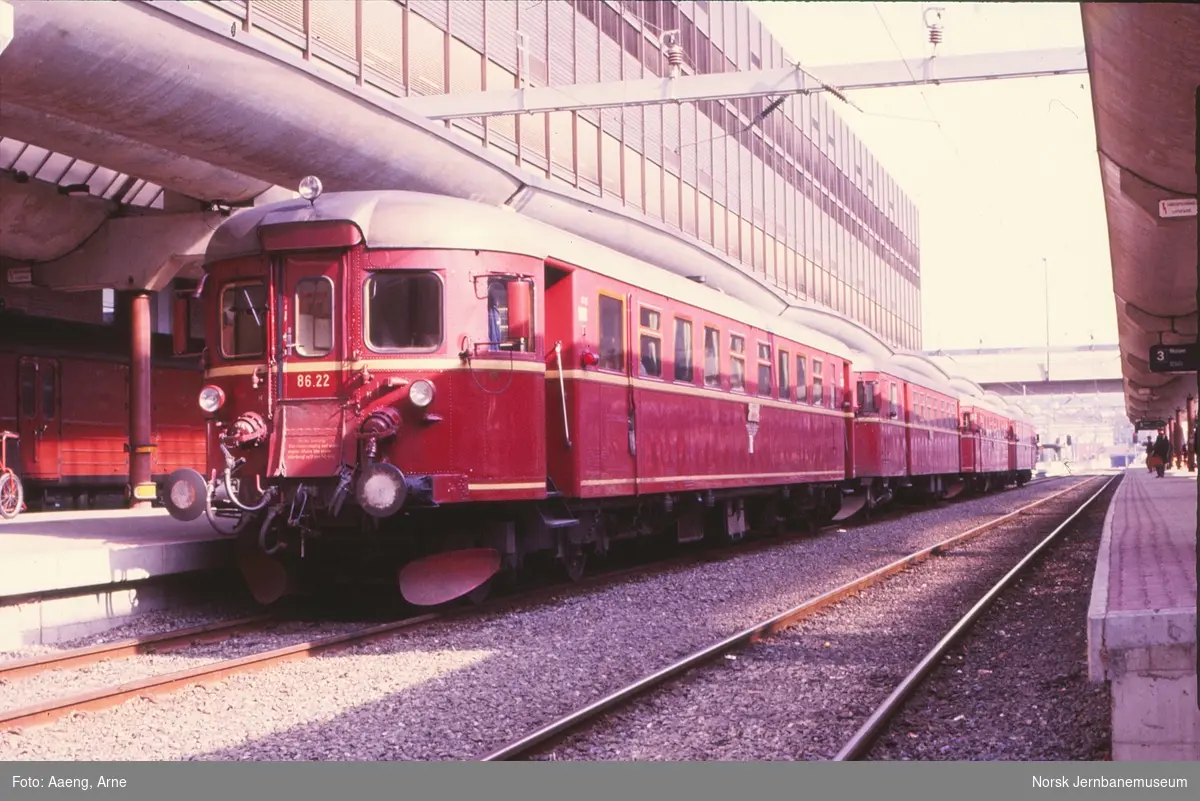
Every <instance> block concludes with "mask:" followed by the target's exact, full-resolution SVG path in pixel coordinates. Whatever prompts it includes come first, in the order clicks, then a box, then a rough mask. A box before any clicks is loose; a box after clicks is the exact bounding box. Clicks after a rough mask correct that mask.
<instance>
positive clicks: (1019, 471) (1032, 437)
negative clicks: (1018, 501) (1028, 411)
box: [1008, 420, 1038, 485]
mask: <svg viewBox="0 0 1200 801" xmlns="http://www.w3.org/2000/svg"><path fill="white" fill-rule="evenodd" d="M1009 438H1010V439H1011V440H1012V442H1011V444H1010V445H1009V448H1008V455H1009V456H1008V458H1009V470H1011V471H1012V472H1013V473H1014V474H1015V475H1016V476H1017V484H1018V485H1020V484H1025V483H1026V482H1028V481H1029V479H1030V478H1032V476H1033V472H1034V471H1035V470H1036V469H1037V452H1038V435H1037V432H1036V431H1035V430H1034V427H1033V425H1032V424H1031V423H1029V422H1027V421H1025V420H1013V424H1012V429H1011V432H1010V435H1009Z"/></svg>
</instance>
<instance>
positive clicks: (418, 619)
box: [0, 476, 1078, 728]
mask: <svg viewBox="0 0 1200 801" xmlns="http://www.w3.org/2000/svg"><path fill="white" fill-rule="evenodd" d="M1059 478H1067V477H1066V476H1056V477H1054V480H1057V479H1059ZM1033 483H1035V482H1030V483H1029V484H1027V485H1026V486H1030V485H1031V484H1033ZM1076 486H1078V484H1073V485H1072V487H1070V488H1068V489H1066V490H1063V491H1062V492H1059V493H1056V494H1055V495H1051V496H1048V497H1046V498H1044V499H1042V500H1039V501H1036V502H1034V503H1032V504H1029V505H1027V506H1025V507H1022V508H1021V509H1018V510H1017V511H1016V512H1013V513H1011V514H1009V515H1006V516H1005V517H1004V518H1001V519H999V520H996V521H992V522H990V523H987V524H984V525H983V526H979V527H976V528H975V529H972V530H971V531H969V532H966V533H965V534H962V535H959V536H958V537H957V538H952V539H951V540H947V541H946V542H943V543H939V544H938V545H935V546H933V547H932V548H930V549H926V551H927V552H928V553H926V552H922V553H921V554H915V555H914V557H919V558H918V559H917V561H919V560H920V559H923V558H925V556H928V555H929V554H930V553H933V552H934V551H936V550H937V549H939V548H942V547H948V546H949V545H950V544H952V543H955V542H958V541H961V540H962V539H965V538H967V537H970V536H974V535H977V534H980V533H983V531H986V530H987V529H989V528H991V527H994V526H996V525H999V524H1000V523H1001V522H1003V520H1006V519H1008V518H1009V517H1012V516H1015V515H1017V514H1020V513H1021V512H1023V511H1025V510H1027V509H1032V508H1034V507H1036V506H1038V505H1040V504H1043V503H1046V502H1048V501H1050V500H1052V499H1054V498H1056V497H1058V496H1059V495H1062V494H1063V493H1065V492H1070V491H1071V489H1074V487H1076ZM868 522H872V521H868ZM833 527H844V526H842V525H833V526H827V527H825V528H833ZM805 536H808V535H806V534H799V535H797V537H799V538H803V537H805ZM792 539H793V538H792V537H784V538H775V539H766V540H762V541H760V542H758V543H748V544H747V543H736V544H732V545H722V546H718V547H716V548H714V549H712V550H711V551H701V552H699V553H691V554H687V555H684V556H681V557H677V558H674V559H668V560H665V561H659V562H655V563H651V564H649V565H634V566H632V567H629V568H624V569H618V570H614V571H609V572H604V573H598V574H596V575H593V576H589V577H587V578H585V579H583V580H582V581H579V582H575V583H573V584H569V585H567V586H566V587H564V586H563V585H561V584H554V585H550V586H548V587H538V588H536V589H533V590H530V591H527V592H520V593H517V594H515V595H511V596H499V597H496V598H495V599H494V600H493V601H491V602H488V603H484V604H480V605H478V606H475V607H468V608H465V609H463V608H459V609H455V608H451V609H446V610H441V611H436V612H431V613H427V614H423V615H418V616H415V617H411V618H405V619H403V620H399V621H393V622H390V623H384V624H380V625H378V626H372V627H369V628H365V629H361V630H359V631H355V632H349V633H346V634H339V635H331V636H330V637H326V638H322V639H317V640H312V641H310V642H306V643H300V644H297V645H292V646H286V647H284V648H278V649H273V650H269V651H263V652H260V653H257V654H250V655H248V656H244V657H240V658H237V659H232V660H220V661H214V662H211V663H208V664H204V665H199V666H197V667H194V668H190V669H186V670H181V671H176V672H173V673H166V674H160V675H157V676H150V677H147V678H144V679H139V680H135V681H131V682H127V683H124V684H121V685H113V686H109V687H105V688H100V689H98V690H94V691H90V692H86V693H80V694H77V695H74V696H69V697H63V698H58V699H53V700H51V701H47V702H43V703H40V704H35V705H31V706H27V707H23V708H18V709H12V710H6V711H0V727H13V728H15V727H19V726H27V725H35V724H42V723H48V722H50V721H53V720H55V719H58V718H61V717H63V716H65V715H67V714H69V713H71V712H73V711H77V710H93V711H94V710H99V709H105V708H110V707H113V706H117V705H119V704H121V703H123V702H124V701H126V700H128V699H129V698H132V697H134V696H142V695H155V694H160V693H165V692H171V691H173V690H176V689H179V688H181V687H184V686H187V685H191V684H204V683H208V682H212V681H219V680H220V679H222V678H224V677H226V676H228V675H232V674H235V673H245V672H250V671H253V670H258V669H261V668H265V667H269V666H271V665H273V664H277V663H281V662H286V661H293V660H298V659H304V658H308V657H310V656H313V655H315V654H317V653H321V652H323V651H329V650H335V649H337V648H338V647H348V646H351V645H355V644H358V643H362V642H366V641H369V640H372V639H376V638H379V637H384V636H388V635H390V634H393V633H395V632H397V631H401V630H403V629H406V628H411V627H414V626H418V625H421V624H424V623H429V622H433V621H435V620H449V619H453V618H458V617H463V616H469V615H471V614H478V613H483V612H491V611H497V610H499V609H503V608H505V607H511V606H515V605H518V604H522V603H529V602H532V601H536V600H537V599H539V598H544V597H547V596H551V595H554V594H556V593H559V592H562V591H563V590H564V589H565V590H567V591H569V592H571V591H583V590H585V589H594V588H595V587H597V586H603V585H606V584H611V583H614V582H617V581H620V580H628V579H631V578H636V577H638V576H639V575H642V574H648V573H659V572H664V571H665V570H668V569H673V568H678V567H687V566H689V565H693V564H698V563H699V564H703V563H707V562H712V561H719V560H720V559H721V558H722V557H727V556H732V555H737V554H743V553H745V554H749V553H755V552H758V551H760V550H769V549H770V548H772V547H781V546H783V545H785V544H787V543H788V542H790V541H791V540H792ZM922 554H924V555H922ZM901 562H904V560H901ZM895 564H896V565H899V564H900V562H897V563H895ZM907 564H908V562H905V566H906V565H907ZM893 567H894V565H893V566H889V568H893ZM889 568H884V570H887V569H889ZM898 569H902V568H898ZM877 572H879V571H877ZM834 592H837V591H836V590H835V591H834ZM822 598H824V596H822ZM818 600H820V599H818ZM826 603H828V601H827V602H826ZM785 614H786V613H785ZM272 617H273V615H270V614H264V615H259V616H252V617H246V618H241V619H238V620H233V621H225V622H221V623H213V624H208V625H202V626H196V627H193V628H189V629H181V630H177V631H171V632H164V633H161V634H157V635H151V636H149V637H145V638H137V639H130V640H123V641H119V642H115V643H106V644H102V645H97V646H91V647H86V648H80V649H73V650H71V651H64V652H63V653H61V654H51V655H49V656H46V657H36V658H32V659H24V660H15V661H13V662H9V663H0V678H5V679H8V678H16V677H18V676H21V675H28V674H30V673H38V672H41V671H45V670H52V669H61V668H66V667H74V666H79V665H83V664H89V663H92V662H96V661H100V660H102V659H111V658H118V657H123V656H131V655H139V654H143V653H148V652H153V651H155V650H158V648H162V649H163V650H168V649H169V647H170V646H171V645H172V644H174V643H178V644H182V643H183V641H191V642H194V641H197V640H198V641H204V640H205V639H214V640H215V639H218V638H219V635H221V634H222V633H223V632H227V631H232V630H234V629H236V628H241V627H248V626H252V625H257V624H261V623H263V622H266V621H267V620H269V619H271V618H272ZM770 622H771V621H768V623H770ZM155 646H158V647H157V648H156V647H155Z"/></svg>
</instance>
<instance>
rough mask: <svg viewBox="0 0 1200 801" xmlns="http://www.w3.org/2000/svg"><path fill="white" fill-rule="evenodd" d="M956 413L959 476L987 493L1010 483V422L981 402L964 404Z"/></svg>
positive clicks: (969, 401) (966, 401)
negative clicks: (958, 418)
mask: <svg viewBox="0 0 1200 801" xmlns="http://www.w3.org/2000/svg"><path fill="white" fill-rule="evenodd" d="M960 413H961V415H962V472H963V473H964V474H965V475H966V476H967V480H968V482H969V483H970V484H971V485H972V488H973V489H975V490H976V491H979V492H987V491H989V490H990V489H993V488H994V487H996V486H998V484H999V483H1001V482H1007V481H1008V480H1010V479H1011V478H1012V476H1011V472H1010V471H1011V465H1010V461H1009V444H1010V428H1011V421H1010V420H1009V419H1008V418H1007V417H1005V416H1004V415H1003V414H1001V413H1000V412H999V411H997V410H996V409H995V408H993V407H992V406H991V405H990V404H986V401H984V400H983V399H981V398H974V399H970V400H965V401H964V402H963V403H961V404H960ZM1022 483H1023V482H1022Z"/></svg>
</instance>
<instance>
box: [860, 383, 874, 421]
mask: <svg viewBox="0 0 1200 801" xmlns="http://www.w3.org/2000/svg"><path fill="white" fill-rule="evenodd" d="M858 409H859V411H861V412H863V413H864V414H873V413H875V412H877V411H878V409H877V408H876V407H875V382H874V381H859V382H858Z"/></svg>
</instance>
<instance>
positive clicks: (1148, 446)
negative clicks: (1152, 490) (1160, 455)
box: [1146, 436, 1154, 473]
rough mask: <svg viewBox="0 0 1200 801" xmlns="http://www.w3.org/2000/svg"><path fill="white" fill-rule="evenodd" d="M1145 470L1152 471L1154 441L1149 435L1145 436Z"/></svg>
mask: <svg viewBox="0 0 1200 801" xmlns="http://www.w3.org/2000/svg"><path fill="white" fill-rule="evenodd" d="M1146 472H1147V473H1153V472H1154V443H1153V442H1151V441H1150V437H1149V436H1147V437H1146Z"/></svg>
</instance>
